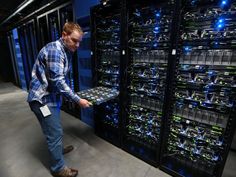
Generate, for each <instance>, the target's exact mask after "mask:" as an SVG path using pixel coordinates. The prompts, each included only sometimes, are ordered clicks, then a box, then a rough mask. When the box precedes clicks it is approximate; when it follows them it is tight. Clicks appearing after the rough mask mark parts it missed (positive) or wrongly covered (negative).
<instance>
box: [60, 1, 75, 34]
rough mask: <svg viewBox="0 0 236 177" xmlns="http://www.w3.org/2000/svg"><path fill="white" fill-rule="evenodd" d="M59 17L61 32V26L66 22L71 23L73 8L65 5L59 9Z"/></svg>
mask: <svg viewBox="0 0 236 177" xmlns="http://www.w3.org/2000/svg"><path fill="white" fill-rule="evenodd" d="M59 16H60V29H61V30H62V28H63V25H64V24H65V23H66V22H69V21H73V19H74V17H73V8H72V5H71V4H69V5H66V6H65V7H62V8H60V9H59Z"/></svg>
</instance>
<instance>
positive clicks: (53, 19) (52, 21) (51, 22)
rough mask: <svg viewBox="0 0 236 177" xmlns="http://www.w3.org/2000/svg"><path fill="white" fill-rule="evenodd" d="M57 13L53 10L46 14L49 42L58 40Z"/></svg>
mask: <svg viewBox="0 0 236 177" xmlns="http://www.w3.org/2000/svg"><path fill="white" fill-rule="evenodd" d="M58 13H59V11H58V10H55V11H53V12H51V13H49V14H48V27H49V33H50V35H49V37H50V41H56V40H58V39H59V38H60V31H61V29H60V25H59V15H58Z"/></svg>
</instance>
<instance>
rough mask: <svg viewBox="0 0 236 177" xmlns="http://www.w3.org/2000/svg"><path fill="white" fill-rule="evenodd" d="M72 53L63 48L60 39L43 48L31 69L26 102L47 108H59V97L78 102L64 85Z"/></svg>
mask: <svg viewBox="0 0 236 177" xmlns="http://www.w3.org/2000/svg"><path fill="white" fill-rule="evenodd" d="M71 58H72V53H71V52H70V51H69V50H68V49H67V48H66V47H65V45H64V43H63V41H62V39H61V38H60V39H59V40H57V41H55V42H51V43H49V44H47V45H46V46H45V47H43V48H42V49H41V50H40V52H39V54H38V57H37V59H36V61H35V64H34V66H33V69H32V80H31V82H30V89H29V95H28V99H27V101H28V102H31V101H34V100H35V101H39V102H40V103H42V104H47V105H48V106H61V95H63V96H65V97H66V98H68V99H70V100H72V101H74V102H79V100H80V97H79V96H78V95H77V94H75V93H74V92H73V91H72V90H71V88H70V87H69V86H68V85H67V83H66V75H67V73H68V71H69V70H70V66H71Z"/></svg>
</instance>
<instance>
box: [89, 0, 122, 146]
mask: <svg viewBox="0 0 236 177" xmlns="http://www.w3.org/2000/svg"><path fill="white" fill-rule="evenodd" d="M121 13H122V4H121V2H116V3H111V4H110V3H107V4H106V5H102V4H101V5H97V6H94V7H93V8H92V9H91V22H92V24H91V26H92V31H91V32H92V34H91V35H92V41H93V43H92V60H93V78H94V86H95V87H96V86H105V87H109V88H113V89H116V90H119V91H120V92H121V88H122V79H121V78H122V77H123V75H122V71H123V70H122V62H121V43H120V41H121ZM121 95H122V94H121V93H120V94H119V96H118V97H117V98H116V99H113V100H111V101H109V102H107V103H103V104H101V105H99V106H94V126H95V133H97V134H98V135H99V136H101V137H103V138H104V139H106V140H108V141H109V142H111V143H113V144H114V145H117V146H120V143H121V122H122V120H121V117H122V116H121V114H122V111H121Z"/></svg>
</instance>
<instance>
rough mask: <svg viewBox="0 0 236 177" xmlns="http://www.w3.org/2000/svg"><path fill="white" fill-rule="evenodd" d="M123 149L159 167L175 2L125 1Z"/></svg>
mask: <svg viewBox="0 0 236 177" xmlns="http://www.w3.org/2000/svg"><path fill="white" fill-rule="evenodd" d="M125 8H126V15H127V24H126V29H127V35H128V37H127V43H126V50H127V52H128V55H127V60H126V61H127V63H126V65H127V72H126V84H125V85H126V88H127V89H125V96H124V100H123V102H124V103H125V105H124V107H125V121H124V127H123V132H124V133H123V148H124V149H125V150H127V151H128V152H130V153H132V154H134V155H136V156H137V157H139V158H141V159H143V160H144V161H146V162H148V163H150V164H152V165H154V166H157V165H158V164H159V157H160V155H159V151H160V145H161V143H162V130H163V121H164V115H165V110H164V100H165V90H166V86H167V80H166V78H167V71H168V58H169V54H170V52H171V47H172V44H171V38H172V37H171V34H172V33H171V30H172V25H173V17H174V15H175V1H142V0H140V1H126V6H125Z"/></svg>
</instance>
